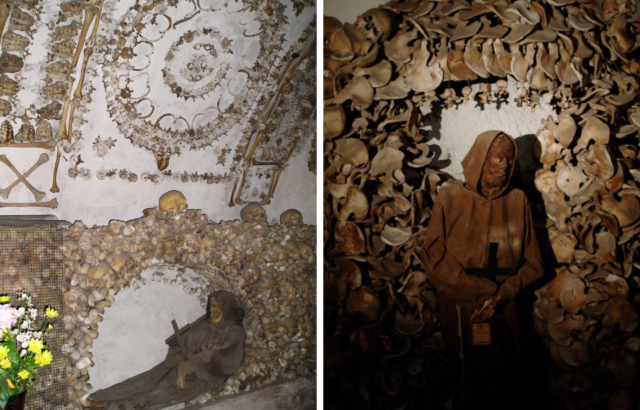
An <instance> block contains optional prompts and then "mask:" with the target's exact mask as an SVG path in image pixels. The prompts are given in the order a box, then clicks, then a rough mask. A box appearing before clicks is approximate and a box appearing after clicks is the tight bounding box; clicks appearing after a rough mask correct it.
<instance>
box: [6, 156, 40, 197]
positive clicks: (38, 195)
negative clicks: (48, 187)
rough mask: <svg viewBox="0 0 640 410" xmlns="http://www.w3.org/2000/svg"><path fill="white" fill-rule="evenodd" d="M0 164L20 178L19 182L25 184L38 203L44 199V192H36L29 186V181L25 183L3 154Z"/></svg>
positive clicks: (25, 180)
mask: <svg viewBox="0 0 640 410" xmlns="http://www.w3.org/2000/svg"><path fill="white" fill-rule="evenodd" d="M0 162H2V163H3V164H5V165H6V166H8V167H9V169H10V170H11V171H13V173H14V174H16V175H17V176H18V178H20V181H22V183H23V184H25V185H26V187H27V188H29V191H31V193H32V194H33V196H34V197H35V198H36V201H38V202H40V200H42V198H44V197H45V196H46V194H45V193H44V192H42V191H38V190H37V189H35V188H34V187H33V185H31V184H30V183H29V181H27V179H26V178H25V177H24V175H22V174H21V173H20V171H18V170H17V169H16V167H14V166H13V164H12V163H11V161H9V158H7V156H6V155H4V154H2V155H0Z"/></svg>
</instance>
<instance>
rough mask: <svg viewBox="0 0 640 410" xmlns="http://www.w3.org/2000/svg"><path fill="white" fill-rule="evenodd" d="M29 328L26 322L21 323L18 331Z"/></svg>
mask: <svg viewBox="0 0 640 410" xmlns="http://www.w3.org/2000/svg"><path fill="white" fill-rule="evenodd" d="M28 328H29V322H27V321H26V320H25V321H24V322H22V324H21V325H20V329H28Z"/></svg>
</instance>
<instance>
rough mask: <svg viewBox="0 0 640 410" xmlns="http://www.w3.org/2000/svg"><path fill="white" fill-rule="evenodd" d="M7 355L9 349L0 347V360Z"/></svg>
mask: <svg viewBox="0 0 640 410" xmlns="http://www.w3.org/2000/svg"><path fill="white" fill-rule="evenodd" d="M8 354H9V348H8V347H7V346H4V345H2V346H0V359H4V358H5V357H7V355H8Z"/></svg>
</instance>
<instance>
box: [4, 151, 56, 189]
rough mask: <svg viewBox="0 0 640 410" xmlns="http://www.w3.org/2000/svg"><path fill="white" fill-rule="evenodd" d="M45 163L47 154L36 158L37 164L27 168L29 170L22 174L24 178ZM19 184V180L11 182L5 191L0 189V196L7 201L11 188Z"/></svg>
mask: <svg viewBox="0 0 640 410" xmlns="http://www.w3.org/2000/svg"><path fill="white" fill-rule="evenodd" d="M47 161H49V156H48V155H47V154H44V153H43V154H40V158H38V162H36V163H35V164H33V166H32V167H31V168H29V170H28V171H27V172H25V173H24V177H25V178H26V177H28V176H29V175H31V174H32V173H33V171H35V170H36V169H38V167H39V166H40V165H42V164H44V163H45V162H47ZM20 182H22V181H21V180H20V179H16V180H15V181H14V182H13V184H11V185H9V186H8V187H6V188H5V189H0V196H1V197H3V198H4V199H8V198H9V193H10V192H11V190H12V189H13V188H15V186H16V185H18V184H19V183H20Z"/></svg>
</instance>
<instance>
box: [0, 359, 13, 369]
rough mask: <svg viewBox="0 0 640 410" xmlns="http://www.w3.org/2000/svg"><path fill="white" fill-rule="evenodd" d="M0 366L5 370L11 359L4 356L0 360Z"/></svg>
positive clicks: (9, 365)
mask: <svg viewBox="0 0 640 410" xmlns="http://www.w3.org/2000/svg"><path fill="white" fill-rule="evenodd" d="M0 367H2V368H3V369H4V370H7V369H8V368H9V367H11V360H9V359H7V358H6V357H5V358H4V359H2V360H0Z"/></svg>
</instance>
